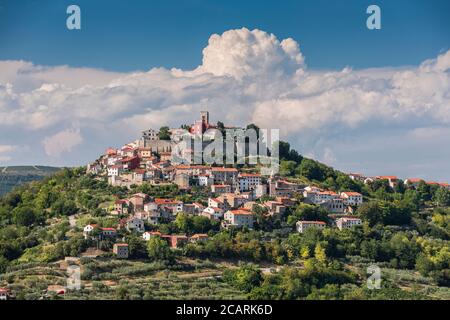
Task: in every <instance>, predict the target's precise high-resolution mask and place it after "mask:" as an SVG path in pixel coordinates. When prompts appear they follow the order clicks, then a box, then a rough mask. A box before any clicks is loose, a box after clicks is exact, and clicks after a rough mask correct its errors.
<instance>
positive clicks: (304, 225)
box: [296, 221, 326, 233]
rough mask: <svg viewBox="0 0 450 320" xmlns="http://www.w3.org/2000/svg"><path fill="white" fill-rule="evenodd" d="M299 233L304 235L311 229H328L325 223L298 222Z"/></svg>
mask: <svg viewBox="0 0 450 320" xmlns="http://www.w3.org/2000/svg"><path fill="white" fill-rule="evenodd" d="M296 227H297V232H299V233H303V232H305V230H307V229H309V228H317V229H323V228H325V227H326V223H325V222H323V221H297V223H296Z"/></svg>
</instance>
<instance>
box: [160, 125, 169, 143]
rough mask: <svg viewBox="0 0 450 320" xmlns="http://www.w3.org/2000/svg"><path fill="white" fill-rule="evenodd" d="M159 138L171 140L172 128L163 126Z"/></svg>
mask: <svg viewBox="0 0 450 320" xmlns="http://www.w3.org/2000/svg"><path fill="white" fill-rule="evenodd" d="M158 136H159V139H161V140H170V129H169V127H161V128H160V129H159V133H158Z"/></svg>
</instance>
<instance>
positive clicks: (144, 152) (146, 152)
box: [138, 147, 153, 159]
mask: <svg viewBox="0 0 450 320" xmlns="http://www.w3.org/2000/svg"><path fill="white" fill-rule="evenodd" d="M138 156H139V157H140V158H142V159H150V158H152V156H153V155H152V149H151V148H144V147H141V148H139V149H138Z"/></svg>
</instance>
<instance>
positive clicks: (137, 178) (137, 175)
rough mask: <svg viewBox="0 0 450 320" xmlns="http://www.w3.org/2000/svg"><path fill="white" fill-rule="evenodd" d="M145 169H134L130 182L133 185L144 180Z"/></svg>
mask: <svg viewBox="0 0 450 320" xmlns="http://www.w3.org/2000/svg"><path fill="white" fill-rule="evenodd" d="M145 173H146V171H145V169H134V170H133V177H132V180H133V182H134V183H136V184H139V183H142V182H143V181H144V180H146V175H145Z"/></svg>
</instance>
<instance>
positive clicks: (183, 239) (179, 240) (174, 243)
mask: <svg viewBox="0 0 450 320" xmlns="http://www.w3.org/2000/svg"><path fill="white" fill-rule="evenodd" d="M161 239H165V240H166V241H167V243H168V244H169V246H170V247H172V248H178V247H180V245H183V244H185V243H187V242H188V240H189V238H188V237H187V236H186V235H175V234H174V235H162V236H161Z"/></svg>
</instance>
